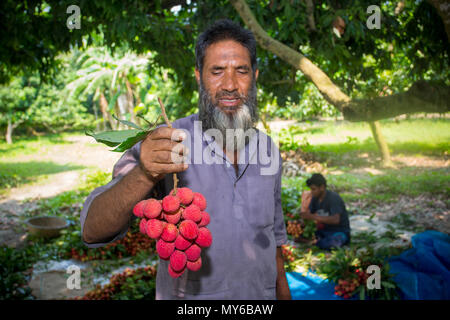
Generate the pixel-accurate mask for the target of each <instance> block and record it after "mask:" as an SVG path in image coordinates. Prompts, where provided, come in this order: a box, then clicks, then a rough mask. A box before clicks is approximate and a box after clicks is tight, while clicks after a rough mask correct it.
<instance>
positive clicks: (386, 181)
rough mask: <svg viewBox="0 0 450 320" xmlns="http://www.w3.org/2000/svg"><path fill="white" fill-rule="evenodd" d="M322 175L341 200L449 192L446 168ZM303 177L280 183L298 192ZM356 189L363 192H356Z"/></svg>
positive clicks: (304, 178) (302, 187)
mask: <svg viewBox="0 0 450 320" xmlns="http://www.w3.org/2000/svg"><path fill="white" fill-rule="evenodd" d="M326 178H327V181H328V186H329V189H331V190H334V191H336V192H338V193H339V194H340V195H341V196H342V198H343V199H344V201H354V200H358V199H365V200H375V201H387V202H390V201H395V200H396V199H397V198H398V197H399V196H410V197H416V196H419V195H421V194H430V195H431V194H433V195H445V196H446V195H449V194H450V178H449V176H448V169H446V168H441V169H435V170H425V171H421V172H418V171H417V170H415V169H414V168H402V169H387V170H385V173H384V174H379V175H372V174H370V173H367V174H360V173H358V174H356V173H350V172H346V173H343V174H339V175H333V174H329V175H327V177H326ZM306 179H307V177H301V178H300V177H293V178H283V186H285V187H291V188H292V187H296V188H297V189H298V190H299V192H301V190H303V189H304V188H305V182H306ZM356 189H360V190H363V191H364V192H363V193H361V194H359V193H356V192H355V190H356Z"/></svg>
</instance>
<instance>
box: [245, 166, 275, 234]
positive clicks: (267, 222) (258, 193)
mask: <svg viewBox="0 0 450 320" xmlns="http://www.w3.org/2000/svg"><path fill="white" fill-rule="evenodd" d="M247 195H248V197H247V199H246V201H247V207H248V208H249V211H248V212H246V214H245V217H246V219H247V221H248V223H249V224H250V225H251V226H253V227H255V228H257V229H264V228H267V227H269V226H271V225H273V224H274V221H275V176H272V175H252V176H249V177H248V178H247Z"/></svg>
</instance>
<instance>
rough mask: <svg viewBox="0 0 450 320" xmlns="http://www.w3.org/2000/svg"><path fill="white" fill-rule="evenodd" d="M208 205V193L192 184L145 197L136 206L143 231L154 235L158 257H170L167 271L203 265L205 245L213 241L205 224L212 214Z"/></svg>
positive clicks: (173, 273)
mask: <svg viewBox="0 0 450 320" xmlns="http://www.w3.org/2000/svg"><path fill="white" fill-rule="evenodd" d="M205 209H206V199H205V197H204V196H203V195H202V194H201V193H198V192H193V191H192V190H191V189H189V188H177V189H176V192H175V191H174V190H172V191H171V192H170V194H169V195H167V196H166V197H164V198H163V199H162V200H156V199H146V200H142V201H140V202H138V203H137V204H136V205H135V207H134V209H133V213H134V215H136V216H137V217H138V218H141V221H140V224H139V229H140V231H141V232H142V233H144V234H146V235H148V236H149V237H150V238H152V239H155V240H156V241H157V242H156V252H157V253H158V255H159V257H160V258H161V259H163V260H169V262H170V263H169V267H168V271H169V274H170V275H171V276H172V277H173V278H177V277H179V276H181V275H182V274H183V273H184V271H185V270H186V268H187V269H188V270H191V271H198V270H199V269H200V268H201V266H202V258H201V257H200V255H201V252H202V249H203V248H207V247H209V246H211V243H212V236H211V232H210V231H209V229H208V228H206V226H207V225H208V224H209V221H210V216H209V214H208V213H207V212H206V211H205Z"/></svg>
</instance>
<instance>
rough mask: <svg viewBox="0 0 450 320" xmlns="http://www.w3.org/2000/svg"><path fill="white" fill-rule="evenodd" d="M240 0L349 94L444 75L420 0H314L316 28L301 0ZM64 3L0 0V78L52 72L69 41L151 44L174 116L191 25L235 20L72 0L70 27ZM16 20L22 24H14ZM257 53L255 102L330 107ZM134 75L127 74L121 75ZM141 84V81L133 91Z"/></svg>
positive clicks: (434, 32)
mask: <svg viewBox="0 0 450 320" xmlns="http://www.w3.org/2000/svg"><path fill="white" fill-rule="evenodd" d="M247 2H248V4H249V6H250V8H251V10H252V12H253V14H254V15H255V17H256V19H257V21H258V22H259V23H260V24H261V25H262V27H263V29H264V30H265V31H266V32H267V33H268V34H269V35H270V36H271V37H273V38H274V39H276V40H278V41H280V42H282V43H284V44H286V45H287V46H289V47H291V48H293V49H294V50H299V51H301V52H302V53H303V54H304V55H305V56H307V57H308V58H309V59H311V60H312V61H313V62H314V63H315V64H317V65H318V66H319V67H320V68H321V69H322V70H323V71H324V72H325V73H326V74H327V75H328V76H329V77H330V78H331V79H333V81H335V82H336V83H337V84H338V85H339V86H340V87H341V88H343V89H344V91H346V92H347V93H348V94H349V95H350V96H351V97H366V98H370V97H374V96H378V95H380V94H390V93H396V92H400V91H404V90H405V89H407V88H408V87H409V86H410V85H411V83H412V82H413V81H415V80H418V79H425V80H434V79H437V80H442V81H446V80H448V70H449V68H448V61H449V59H448V53H449V51H448V50H449V47H448V43H447V36H446V33H445V28H444V24H443V22H442V19H441V18H440V17H439V15H438V14H437V12H436V10H435V9H434V8H433V7H432V6H431V5H430V4H429V3H428V1H425V0H420V1H408V2H405V8H404V9H403V10H402V11H401V12H400V13H396V12H395V9H396V7H397V2H395V1H388V2H386V1H384V2H383V1H380V0H377V1H373V0H364V1H354V0H347V1H331V2H326V3H325V2H314V7H313V11H314V20H315V26H314V30H313V28H312V27H311V26H310V25H309V24H308V16H307V10H306V7H305V2H304V1H299V0H296V1H291V0H280V1H271V2H270V3H269V4H268V3H267V1H262V0H248V1H247ZM71 4H73V3H72V2H70V1H57V2H56V1H50V2H48V1H46V2H45V1H34V2H33V3H30V2H27V1H12V0H6V1H2V2H1V6H0V11H1V12H3V13H4V17H3V21H4V25H5V30H4V32H3V34H4V37H3V38H2V48H1V50H0V57H1V61H2V62H4V64H3V65H2V67H1V68H0V82H3V83H5V82H7V80H8V79H10V78H11V76H13V75H19V74H20V72H22V71H23V70H32V71H35V70H38V69H39V70H40V71H41V74H42V75H45V76H47V78H51V75H54V74H58V72H57V71H56V70H57V67H58V66H59V61H60V57H59V56H58V54H59V53H60V52H65V51H67V50H69V48H70V47H71V46H72V47H75V48H76V47H78V48H81V49H83V50H84V49H86V48H87V47H89V46H91V45H92V44H94V45H101V46H107V47H109V48H111V49H112V50H113V51H117V52H119V53H123V52H125V51H133V52H136V53H137V54H142V53H143V54H147V53H148V52H149V51H150V52H152V58H151V61H150V67H149V69H150V70H151V71H150V72H151V75H150V76H151V77H155V75H156V74H158V73H159V78H164V81H163V82H166V83H169V84H168V85H169V86H170V90H166V89H167V87H166V88H164V91H165V92H166V94H164V95H163V97H164V101H165V102H167V103H168V105H173V106H177V108H176V110H174V111H173V112H174V115H175V116H176V117H179V115H180V114H179V112H181V113H182V114H186V113H188V112H192V111H193V110H195V107H194V106H193V105H192V101H193V98H194V97H195V91H196V90H195V89H196V87H197V84H196V81H195V78H194V77H193V72H192V71H193V67H194V44H195V39H196V38H197V36H198V34H199V33H200V32H201V31H202V30H204V29H205V28H206V26H208V25H209V24H210V23H211V22H213V21H215V20H216V19H219V18H225V17H227V18H230V19H232V20H234V21H236V22H239V23H242V21H241V19H240V17H239V16H238V15H237V13H236V11H235V10H234V8H233V7H232V5H231V4H230V3H229V2H228V1H224V0H221V1H206V0H199V1H192V2H190V3H189V4H187V3H186V4H182V5H181V6H180V7H179V10H176V11H175V10H170V9H171V7H172V6H173V4H174V3H173V2H172V1H163V0H158V1H150V2H149V1H119V2H114V3H111V2H110V1H106V0H100V1H96V2H95V6H93V5H92V4H91V2H89V1H80V2H78V3H77V5H78V6H79V7H80V11H81V25H82V27H81V29H79V30H68V29H66V26H65V22H66V21H65V19H64V18H65V17H67V18H68V16H69V15H64V13H65V12H66V9H67V7H68V6H69V5H71ZM369 5H378V6H380V8H381V12H382V21H381V24H382V25H381V28H380V29H373V30H369V29H368V28H367V26H366V21H367V18H368V16H369V15H368V14H367V12H366V10H367V7H368V6H369ZM24 8H25V9H24ZM338 16H339V17H341V18H342V19H343V20H344V21H345V23H346V27H345V32H344V34H343V35H342V36H341V37H338V36H336V34H335V33H334V32H333V29H332V25H333V21H334V19H335V18H336V17H338ZM130 17H132V19H131V18H130ZM19 28H20V30H21V32H20V33H17V32H15V30H18V29H19ZM258 62H259V68H260V77H259V84H260V86H261V88H262V90H263V91H264V97H262V105H264V106H265V105H266V104H267V103H268V102H269V101H270V102H271V105H272V106H273V108H269V109H271V110H272V111H271V112H273V113H272V114H273V115H274V116H283V117H299V118H301V119H304V118H309V117H312V116H318V115H322V116H323V115H326V116H334V115H336V114H337V112H336V110H335V109H334V108H332V107H330V106H329V105H328V104H327V103H325V102H324V101H323V99H322V98H321V97H320V95H319V94H318V92H317V90H316V89H315V88H314V87H313V86H312V85H311V84H310V83H308V81H307V79H305V78H304V76H303V75H301V74H300V73H299V72H297V71H296V70H294V69H293V68H292V67H291V66H290V65H288V64H287V63H286V62H284V61H282V60H281V59H280V58H278V57H276V56H274V55H273V54H272V53H269V52H267V51H265V50H261V49H260V50H259V51H258ZM92 68H93V69H94V65H92ZM139 77H141V76H137V75H133V76H130V79H129V80H130V81H131V80H132V78H139ZM98 80H99V81H100V78H99V79H98ZM138 82H139V81H138ZM158 85H161V83H159V84H158ZM148 90H149V88H148V87H146V86H141V87H140V88H139V90H138V91H139V92H141V91H148ZM113 96H114V95H113V94H111V97H113ZM273 102H275V103H273ZM142 103H143V104H144V108H145V107H148V105H147V104H146V103H145V102H144V101H142ZM169 113H171V112H169Z"/></svg>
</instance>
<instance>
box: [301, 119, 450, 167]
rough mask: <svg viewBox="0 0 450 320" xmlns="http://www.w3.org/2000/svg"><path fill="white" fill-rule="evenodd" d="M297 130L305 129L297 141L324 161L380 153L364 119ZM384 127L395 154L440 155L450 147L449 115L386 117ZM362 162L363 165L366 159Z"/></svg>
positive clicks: (382, 124)
mask: <svg viewBox="0 0 450 320" xmlns="http://www.w3.org/2000/svg"><path fill="white" fill-rule="evenodd" d="M300 126H301V125H300ZM298 131H300V132H302V133H300V134H298V135H296V141H298V142H299V143H301V144H303V148H304V149H305V151H308V152H313V153H316V154H317V155H318V156H319V157H321V158H322V160H325V161H326V160H327V158H329V157H330V155H331V156H334V158H340V157H342V156H344V155H349V154H354V153H359V154H361V153H372V154H375V153H378V150H377V146H376V144H375V142H374V140H373V138H372V133H371V131H370V128H369V125H368V124H367V123H365V122H358V123H349V122H337V123H335V122H322V123H320V122H319V123H315V124H314V125H313V126H310V127H306V128H304V129H303V130H298ZM381 131H382V133H383V135H384V137H385V139H386V141H387V143H388V145H389V148H390V150H391V152H392V154H394V155H411V156H436V157H439V156H443V155H446V154H448V152H449V150H450V120H448V119H411V120H402V121H399V122H396V121H392V120H383V121H381ZM305 140H306V141H307V144H305V143H304V141H305ZM355 164H358V163H355ZM359 165H364V161H362V162H361V161H360V163H359Z"/></svg>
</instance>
